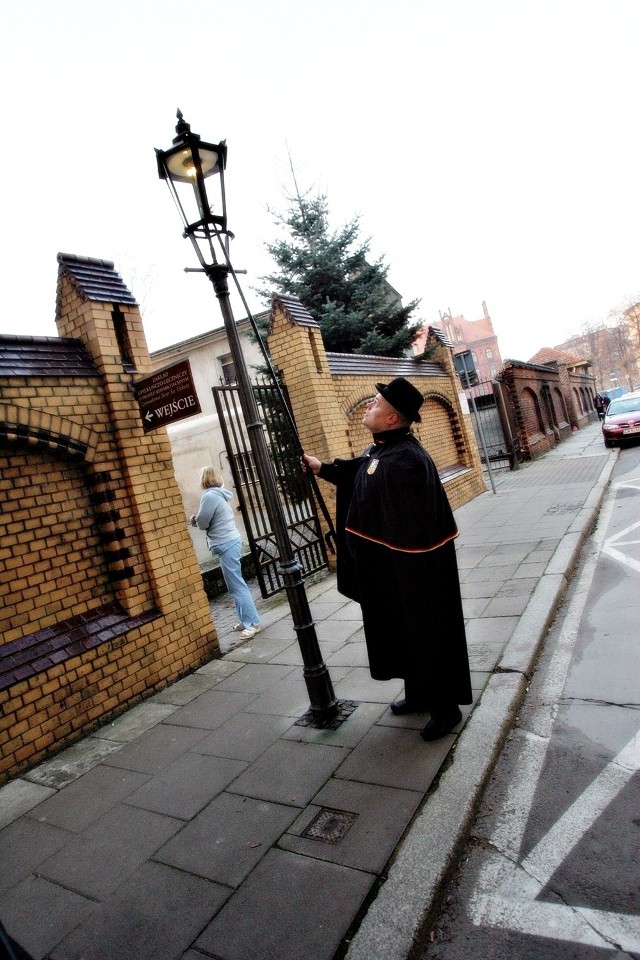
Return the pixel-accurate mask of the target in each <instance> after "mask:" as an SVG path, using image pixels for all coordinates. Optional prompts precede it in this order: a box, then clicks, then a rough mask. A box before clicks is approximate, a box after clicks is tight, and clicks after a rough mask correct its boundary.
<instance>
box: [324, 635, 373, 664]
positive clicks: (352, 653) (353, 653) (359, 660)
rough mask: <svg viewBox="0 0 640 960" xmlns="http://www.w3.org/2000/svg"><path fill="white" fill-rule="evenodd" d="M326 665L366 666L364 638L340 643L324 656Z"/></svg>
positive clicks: (367, 661)
mask: <svg viewBox="0 0 640 960" xmlns="http://www.w3.org/2000/svg"><path fill="white" fill-rule="evenodd" d="M325 663H326V664H327V666H328V667H367V666H368V663H369V660H368V658H367V645H366V643H365V642H364V639H362V640H357V641H352V642H350V643H345V644H341V645H340V646H338V647H337V649H336V651H335V652H334V653H332V654H330V655H327V656H326V657H325Z"/></svg>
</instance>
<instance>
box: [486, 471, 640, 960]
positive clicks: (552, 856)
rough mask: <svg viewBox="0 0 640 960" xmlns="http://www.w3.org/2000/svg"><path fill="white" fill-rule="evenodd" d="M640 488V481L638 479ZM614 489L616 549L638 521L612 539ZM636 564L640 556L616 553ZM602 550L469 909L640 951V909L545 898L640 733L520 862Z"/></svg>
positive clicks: (573, 607) (621, 778) (517, 927)
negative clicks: (630, 910)
mask: <svg viewBox="0 0 640 960" xmlns="http://www.w3.org/2000/svg"><path fill="white" fill-rule="evenodd" d="M629 485H630V484H629V483H627V484H618V485H617V486H629ZM637 489H640V487H638V488H637ZM614 502H615V497H613V496H612V497H609V498H608V499H607V502H606V503H605V505H604V508H603V510H602V512H601V516H600V523H599V525H598V529H597V531H596V533H595V535H594V541H595V543H596V545H597V546H598V547H599V549H600V550H601V551H602V552H605V553H607V554H608V555H609V556H614V554H616V553H619V551H616V550H615V548H613V547H611V544H612V543H614V542H618V543H619V541H620V538H621V537H623V536H625V535H626V534H627V533H628V532H629V531H630V530H631V529H635V528H637V527H640V524H634V525H633V527H629V528H627V529H626V530H624V531H622V532H621V533H619V534H617V535H616V537H612V538H610V539H609V540H606V539H605V531H606V530H607V529H608V526H609V521H610V518H611V513H612V510H613V506H614ZM614 559H619V560H620V562H622V563H624V564H625V565H626V566H630V567H632V568H633V569H636V568H637V569H638V570H640V564H637V563H636V562H635V561H633V562H631V563H630V562H629V560H630V558H628V557H626V556H624V554H620V556H619V557H618V556H614ZM597 560H598V555H597V553H595V552H594V553H593V554H592V555H590V556H589V557H588V558H587V561H586V563H585V565H584V569H583V571H582V574H581V576H580V579H579V581H578V583H577V585H576V588H575V590H574V591H573V598H572V601H571V603H570V605H569V608H568V610H567V614H566V617H565V619H564V622H563V625H562V630H561V633H560V636H559V637H558V641H557V644H556V647H555V649H554V653H553V655H552V657H551V660H550V661H549V666H548V669H547V674H546V677H545V678H544V680H543V683H542V691H541V697H540V705H539V706H538V707H537V709H536V710H534V711H533V714H532V718H531V727H532V728H533V730H535V731H536V732H535V733H531V732H529V731H526V730H518V731H516V733H515V735H514V736H515V737H519V738H520V741H521V743H520V750H519V755H518V757H517V761H516V768H515V770H514V773H513V776H512V777H511V784H510V786H509V789H508V791H507V795H506V797H505V800H504V803H503V805H502V811H501V814H500V815H499V817H498V819H497V822H496V827H495V829H494V831H493V833H492V835H491V838H490V842H491V844H492V845H493V850H492V851H490V852H489V851H488V852H487V855H486V860H485V861H484V863H483V866H482V868H481V870H480V872H479V876H478V881H477V885H476V891H475V892H474V894H473V896H472V897H471V899H470V901H469V907H468V911H469V917H470V919H471V921H472V922H473V923H474V924H475V925H476V926H492V927H499V928H501V929H505V930H512V931H514V932H517V933H522V934H528V935H531V936H535V937H547V938H551V939H554V940H559V941H563V942H572V943H581V944H585V945H589V946H595V947H604V948H609V947H611V945H612V944H613V945H616V946H617V947H618V948H619V949H622V950H628V951H634V950H636V951H637V950H638V949H639V948H640V917H638V916H635V915H632V914H623V913H612V912H608V911H603V910H590V909H587V908H583V907H572V906H567V905H565V904H559V903H547V902H543V901H540V900H538V897H539V896H540V894H541V892H542V890H543V889H544V887H545V886H546V885H547V884H548V882H549V880H550V879H551V877H552V876H553V874H554V873H555V871H556V870H557V869H558V868H559V867H560V866H561V865H562V863H563V862H564V860H565V859H566V857H567V856H568V855H569V853H570V852H571V850H573V849H574V848H575V846H576V845H577V844H578V843H579V841H580V840H581V839H582V837H583V836H584V835H585V833H586V832H587V831H588V830H589V829H590V828H591V826H592V825H593V823H594V821H595V820H596V819H597V817H598V816H600V814H601V813H602V812H603V811H604V810H605V809H606V807H607V806H608V805H609V804H610V803H611V801H612V800H614V799H615V797H616V796H617V795H618V793H619V792H620V790H622V789H623V788H624V787H625V786H626V785H627V784H628V782H629V780H630V779H631V777H632V776H633V775H634V773H635V772H636V771H637V770H638V769H640V737H639V736H638V734H636V735H635V736H634V737H633V738H632V739H631V740H630V741H629V743H627V744H626V746H625V747H624V748H623V749H622V750H621V751H620V752H619V753H618V755H617V756H616V757H615V758H614V759H613V760H612V761H611V762H610V763H609V764H607V766H606V767H605V768H604V770H603V771H602V772H601V773H600V774H599V775H598V777H596V779H595V780H594V781H593V782H592V783H591V784H590V786H589V787H588V788H587V789H586V790H585V791H584V792H583V793H582V794H581V795H580V797H578V798H577V799H576V800H575V802H574V803H573V804H572V805H571V807H569V809H568V810H566V811H565V813H564V814H563V816H562V817H561V818H560V819H559V820H558V821H557V822H556V823H555V824H554V826H553V827H552V828H551V829H550V830H549V832H548V833H547V834H546V836H544V837H543V838H542V839H541V840H540V841H539V843H538V844H537V845H536V846H535V847H534V848H533V849H532V850H531V851H530V853H529V854H528V855H527V856H526V857H525V858H524V860H523V861H522V862H521V863H518V853H519V850H520V845H521V840H522V836H523V834H524V830H525V827H526V824H527V821H528V819H529V816H530V813H531V808H532V805H533V800H534V796H535V791H536V786H537V783H538V780H539V779H540V775H541V773H542V769H543V767H544V762H545V757H546V753H547V748H548V746H549V739H550V736H551V731H552V727H553V722H554V720H555V717H556V713H557V702H558V699H559V697H560V695H561V693H562V690H563V688H564V685H565V683H566V678H567V673H568V670H569V666H570V663H571V655H572V652H573V647H574V645H575V641H576V638H577V635H578V629H579V627H580V622H581V619H582V615H583V613H584V608H585V605H586V601H587V597H588V593H589V588H590V586H591V583H592V581H593V577H594V574H595V569H596V564H597Z"/></svg>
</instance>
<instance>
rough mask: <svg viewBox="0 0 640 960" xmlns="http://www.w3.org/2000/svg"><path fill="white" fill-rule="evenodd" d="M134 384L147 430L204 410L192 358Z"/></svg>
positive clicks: (146, 431)
mask: <svg viewBox="0 0 640 960" xmlns="http://www.w3.org/2000/svg"><path fill="white" fill-rule="evenodd" d="M134 386H135V393H136V400H137V401H138V406H139V407H140V415H141V417H142V426H143V429H144V432H145V433H149V432H150V431H151V430H157V429H158V427H166V425H167V424H168V423H175V422H176V421H177V420H184V418H185V417H193V416H194V415H195V414H196V413H201V409H202V408H201V407H200V401H199V400H198V395H197V394H196V389H195V386H194V383H193V377H192V375H191V365H190V363H189V361H188V360H181V361H180V362H179V363H174V364H173V366H171V367H166V368H165V369H164V370H158V371H157V372H156V373H152V374H151V376H150V377H145V378H144V380H139V381H138V382H137V383H136V384H134Z"/></svg>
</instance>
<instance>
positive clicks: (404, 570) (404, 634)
mask: <svg viewBox="0 0 640 960" xmlns="http://www.w3.org/2000/svg"><path fill="white" fill-rule="evenodd" d="M376 390H377V393H376V395H375V397H374V399H373V400H371V401H370V402H369V403H368V404H367V406H366V410H365V414H364V417H363V420H362V423H363V424H364V426H365V427H366V428H367V429H368V430H369V431H370V432H371V434H372V437H373V444H372V445H371V446H370V447H369V448H368V449H367V450H366V451H365V453H364V454H363V455H362V456H361V457H356V458H354V459H350V460H340V459H338V460H334V461H333V463H322V462H321V461H320V460H319V459H318V458H317V457H314V456H312V455H309V454H306V453H305V454H303V455H302V457H301V464H302V468H303V470H311V472H312V473H313V474H314V475H316V476H318V477H320V479H322V480H326V481H328V482H329V483H332V484H335V486H336V545H337V586H338V590H339V591H340V592H341V593H342V594H344V595H345V596H347V597H350V598H352V599H354V600H357V601H358V602H359V603H360V606H361V608H362V623H363V627H364V634H365V640H366V644H367V653H368V658H369V669H370V671H371V676H372V677H373V679H374V680H391V679H394V678H402V679H403V680H404V697H403V698H402V699H400V700H396V701H395V702H394V703H392V704H391V710H392V712H393V713H394V714H397V715H402V714H409V713H421V712H428V713H429V714H430V719H429V721H428V723H427V724H426V726H425V727H424V729H423V730H422V732H421V736H422V738H423V739H424V740H427V741H431V740H437V739H439V738H440V737H443V736H444V735H445V734H447V733H449V732H450V731H451V730H452V729H453V728H454V727H455V726H456V725H457V724H459V723H460V721H461V719H462V714H461V712H460V704H467V703H471V699H472V695H471V677H470V673H469V658H468V653H467V642H466V634H465V628H464V616H463V612H462V600H461V597H460V582H459V577H458V566H457V559H456V554H455V546H454V540H455V538H456V537H457V535H458V529H457V526H456V523H455V520H454V517H453V512H452V510H451V507H450V505H449V501H448V499H447V495H446V493H445V490H444V487H443V485H442V482H441V481H440V477H439V476H438V471H437V469H436V467H435V464H434V463H433V460H432V459H431V457H430V456H429V454H428V453H427V451H426V450H425V449H424V447H423V446H422V445H421V444H420V442H419V441H418V440H417V438H416V437H415V436H414V435H413V434H412V432H411V424H412V423H414V422H419V421H420V419H421V418H420V414H419V413H418V410H419V408H420V407H421V405H422V403H423V397H422V394H421V393H420V391H419V390H417V389H416V388H415V387H414V386H413V385H412V384H411V383H410V382H409V381H408V380H405V379H404V377H396V379H394V380H392V381H391V383H389V384H383V383H377V384H376Z"/></svg>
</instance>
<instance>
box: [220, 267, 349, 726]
mask: <svg viewBox="0 0 640 960" xmlns="http://www.w3.org/2000/svg"><path fill="white" fill-rule="evenodd" d="M205 272H206V274H207V276H208V277H209V279H210V280H211V282H212V284H213V289H214V290H215V292H216V296H217V298H218V300H219V301H220V309H221V311H222V317H223V320H224V326H225V330H226V333H227V337H228V340H229V347H230V349H231V356H232V357H233V362H234V365H235V371H236V378H237V381H238V389H239V393H240V406H241V407H242V413H243V415H244V419H245V423H246V426H247V430H248V433H249V441H250V443H251V450H252V452H253V457H254V460H255V465H256V472H257V474H258V479H259V481H260V487H261V489H262V494H263V496H264V499H265V505H266V508H267V514H268V516H269V519H270V521H271V523H272V525H273V532H274V535H275V538H276V543H277V545H278V551H279V554H280V562H279V570H280V573H281V575H282V579H283V581H284V585H285V590H286V592H287V599H288V601H289V606H290V608H291V615H292V617H293V626H294V629H295V631H296V634H297V637H298V643H299V645H300V650H301V653H302V660H303V664H304V670H303V674H304V679H305V683H306V685H307V690H308V692H309V699H310V705H311V713H312V716H313V718H314V720H316V721H319V722H324V721H327V720H330V719H332V718H333V717H334V716H335V715H336V714H337V712H338V701H337V700H336V697H335V694H334V691H333V685H332V683H331V677H330V676H329V671H328V669H327V666H326V664H325V663H324V661H323V659H322V653H321V651H320V646H319V644H318V638H317V635H316V630H315V623H314V621H313V618H312V616H311V610H310V608H309V601H308V599H307V595H306V591H305V587H304V580H303V578H302V567H301V565H300V563H299V561H298V560H297V559H296V557H295V555H294V553H293V548H292V545H291V540H290V538H289V533H288V530H287V525H286V521H285V517H284V513H283V510H282V504H281V502H280V498H279V496H278V491H277V487H276V483H275V478H274V476H273V469H272V466H271V462H270V460H269V452H268V449H267V443H266V439H265V433H264V424H263V423H262V421H261V420H260V413H259V410H258V404H257V402H256V398H255V395H254V392H253V389H252V387H251V381H250V379H249V373H248V370H247V366H246V362H245V359H244V355H243V353H242V347H241V346H240V337H239V336H238V330H237V327H236V323H235V319H234V316H233V310H232V308H231V302H230V298H229V283H228V274H229V268H228V267H227V266H226V264H217V263H216V264H213V265H211V266H207V267H205Z"/></svg>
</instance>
